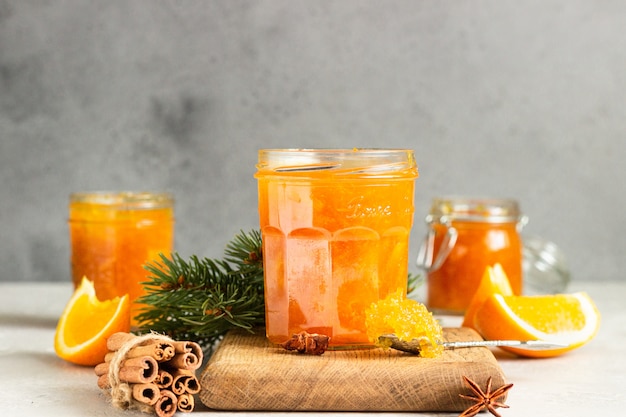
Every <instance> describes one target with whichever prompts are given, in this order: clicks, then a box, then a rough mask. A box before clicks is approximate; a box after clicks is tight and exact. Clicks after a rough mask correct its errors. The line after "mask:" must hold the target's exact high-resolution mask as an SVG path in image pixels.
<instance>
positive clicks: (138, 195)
mask: <svg viewBox="0 0 626 417" xmlns="http://www.w3.org/2000/svg"><path fill="white" fill-rule="evenodd" d="M70 203H75V204H92V205H97V206H99V207H103V208H105V207H110V208H114V209H116V210H141V209H155V208H166V207H171V206H172V205H173V204H174V196H173V195H172V194H171V193H168V192H152V191H81V192H74V193H71V194H70Z"/></svg>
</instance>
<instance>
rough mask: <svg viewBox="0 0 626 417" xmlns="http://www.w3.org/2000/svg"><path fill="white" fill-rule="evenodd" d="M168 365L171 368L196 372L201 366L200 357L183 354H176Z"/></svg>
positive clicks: (192, 354) (193, 354) (189, 353)
mask: <svg viewBox="0 0 626 417" xmlns="http://www.w3.org/2000/svg"><path fill="white" fill-rule="evenodd" d="M168 365H169V366H170V367H172V368H177V369H187V370H190V371H193V370H196V369H198V368H199V367H200V365H202V357H198V356H197V355H196V354H195V353H192V352H185V353H177V354H175V355H174V357H173V358H172V359H171V360H170V361H169V362H168Z"/></svg>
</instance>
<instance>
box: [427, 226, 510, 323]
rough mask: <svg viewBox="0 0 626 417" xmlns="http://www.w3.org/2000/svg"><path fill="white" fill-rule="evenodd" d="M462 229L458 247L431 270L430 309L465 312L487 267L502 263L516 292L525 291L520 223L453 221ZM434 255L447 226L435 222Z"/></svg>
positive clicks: (457, 242)
mask: <svg viewBox="0 0 626 417" xmlns="http://www.w3.org/2000/svg"><path fill="white" fill-rule="evenodd" d="M452 225H453V226H454V227H455V228H456V230H457V232H458V237H457V240H456V244H455V245H454V248H453V249H452V251H451V252H450V254H448V256H447V258H446V260H445V262H444V263H443V264H442V266H441V267H440V268H439V269H437V270H435V271H431V272H429V273H428V303H427V304H428V308H429V309H433V310H440V311H447V312H451V313H463V312H464V311H465V310H466V309H467V307H468V306H469V304H470V301H471V300H472V298H473V296H474V293H475V292H476V290H477V289H478V286H479V284H480V281H481V279H482V277H483V274H484V272H485V269H486V268H487V267H489V266H493V265H495V264H500V265H501V266H502V269H503V270H504V271H505V273H506V276H507V277H508V279H509V282H510V284H511V289H512V290H513V294H515V295H519V294H521V292H522V260H521V256H522V243H521V239H520V237H519V234H518V231H517V223H516V222H509V223H487V222H471V221H453V222H452ZM433 227H434V228H435V244H434V248H435V249H434V250H435V252H434V254H433V257H435V258H436V257H437V255H438V253H437V252H438V249H439V247H440V246H441V242H442V240H443V238H444V236H445V234H446V226H445V225H441V224H435V225H433Z"/></svg>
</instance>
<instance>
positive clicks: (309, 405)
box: [200, 328, 505, 411]
mask: <svg viewBox="0 0 626 417" xmlns="http://www.w3.org/2000/svg"><path fill="white" fill-rule="evenodd" d="M444 337H445V339H447V340H448V341H458V340H481V338H480V336H479V335H478V334H477V333H476V332H474V331H473V330H471V329H468V328H449V329H444ZM463 375H465V376H467V377H469V378H471V379H472V380H474V381H476V382H477V383H478V384H479V385H480V386H481V387H482V388H483V389H485V386H486V384H487V379H488V378H489V377H492V378H493V387H494V389H495V388H498V387H500V386H502V385H504V383H505V379H504V375H503V372H502V369H501V368H500V366H499V365H498V362H497V361H496V359H495V357H494V356H493V354H492V353H491V351H490V350H489V349H488V348H484V347H479V348H463V349H455V350H446V351H444V354H443V356H442V357H440V358H437V359H428V358H421V357H418V356H415V355H411V354H407V353H403V352H398V351H395V350H391V349H380V348H372V349H360V350H337V351H326V352H325V353H324V354H323V355H321V356H313V355H303V354H299V353H296V352H293V351H286V350H284V349H282V348H280V347H277V346H275V345H271V344H270V343H269V342H268V341H267V339H266V338H265V337H264V335H258V334H257V335H252V334H250V333H247V332H245V331H232V332H230V333H228V334H227V335H226V336H225V338H224V340H223V341H222V342H221V343H220V345H219V346H218V348H217V349H216V351H215V353H214V354H213V356H212V357H211V358H210V360H209V362H208V363H207V365H206V367H205V369H204V370H203V371H202V374H201V376H200V383H201V385H202V391H201V392H200V400H201V401H202V403H203V404H204V405H206V406H207V407H209V408H212V409H218V410H272V411H296V410H298V411H462V410H465V409H466V408H467V407H469V406H470V405H472V404H474V403H473V402H471V401H469V400H464V399H462V398H460V397H459V394H466V395H471V394H472V393H471V391H470V390H469V388H468V387H467V386H466V385H465V383H464V381H463V378H462V376H463ZM502 400H504V398H503V399H502Z"/></svg>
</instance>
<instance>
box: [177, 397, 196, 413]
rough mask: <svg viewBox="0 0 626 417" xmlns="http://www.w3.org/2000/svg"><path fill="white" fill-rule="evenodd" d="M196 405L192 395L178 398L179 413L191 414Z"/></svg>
mask: <svg viewBox="0 0 626 417" xmlns="http://www.w3.org/2000/svg"><path fill="white" fill-rule="evenodd" d="M194 405H195V400H194V398H193V395H192V394H181V395H179V396H178V411H180V412H183V413H191V412H192V411H193V407H194Z"/></svg>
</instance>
